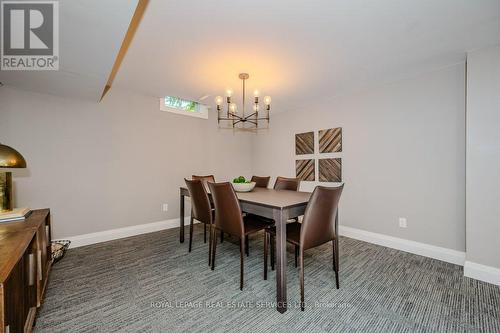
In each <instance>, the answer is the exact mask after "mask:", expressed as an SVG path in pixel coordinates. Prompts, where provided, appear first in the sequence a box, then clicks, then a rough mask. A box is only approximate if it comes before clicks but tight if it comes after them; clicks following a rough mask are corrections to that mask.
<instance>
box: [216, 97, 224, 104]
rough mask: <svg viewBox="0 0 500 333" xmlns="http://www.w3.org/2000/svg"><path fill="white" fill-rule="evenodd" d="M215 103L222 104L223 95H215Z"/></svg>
mask: <svg viewBox="0 0 500 333" xmlns="http://www.w3.org/2000/svg"><path fill="white" fill-rule="evenodd" d="M215 104H217V105H221V104H222V97H221V96H217V97H215Z"/></svg>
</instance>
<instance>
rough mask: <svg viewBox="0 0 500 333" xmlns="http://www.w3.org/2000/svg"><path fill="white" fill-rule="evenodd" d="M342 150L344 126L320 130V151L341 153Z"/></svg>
mask: <svg viewBox="0 0 500 333" xmlns="http://www.w3.org/2000/svg"><path fill="white" fill-rule="evenodd" d="M341 151H342V127H337V128H330V129H324V130H320V131H319V152H320V153H339V152H341Z"/></svg>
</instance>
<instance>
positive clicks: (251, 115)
mask: <svg viewBox="0 0 500 333" xmlns="http://www.w3.org/2000/svg"><path fill="white" fill-rule="evenodd" d="M256 114H257V112H254V113H252V114H249V115H248V116H246V117H245V119H249V118H252V117H253V116H255V115H256Z"/></svg>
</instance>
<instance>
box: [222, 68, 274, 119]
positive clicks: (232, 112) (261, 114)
mask: <svg viewBox="0 0 500 333" xmlns="http://www.w3.org/2000/svg"><path fill="white" fill-rule="evenodd" d="M238 77H239V78H240V80H241V81H242V105H241V113H240V112H239V111H238V107H237V106H236V103H234V102H233V100H232V95H233V92H232V91H231V90H228V91H227V92H226V103H225V104H226V111H225V112H224V110H223V106H222V102H223V98H222V97H221V96H217V97H216V98H215V104H217V123H218V124H219V127H220V126H221V122H224V123H225V124H227V125H229V126H230V127H232V128H242V129H257V128H259V124H261V123H262V121H265V122H267V125H268V126H269V111H270V110H271V97H270V96H266V97H264V106H265V108H264V110H263V111H261V110H260V105H259V91H258V90H255V92H254V98H253V105H252V112H251V113H249V114H247V113H245V102H246V101H245V98H246V91H245V81H246V80H248V78H249V77H250V75H248V74H247V73H240V75H239V76H238ZM247 123H248V124H250V126H247V125H246V124H247Z"/></svg>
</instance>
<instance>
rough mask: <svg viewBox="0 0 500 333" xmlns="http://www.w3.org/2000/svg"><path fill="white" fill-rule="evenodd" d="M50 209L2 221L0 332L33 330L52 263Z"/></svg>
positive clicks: (11, 332) (0, 234)
mask: <svg viewBox="0 0 500 333" xmlns="http://www.w3.org/2000/svg"><path fill="white" fill-rule="evenodd" d="M50 240H51V228H50V211H49V209H40V210H34V211H33V212H32V213H31V215H30V216H28V217H27V218H26V220H23V221H18V222H8V223H0V333H14V332H31V329H32V327H33V323H34V320H35V315H36V311H37V309H38V308H39V307H40V305H41V304H42V301H43V295H44V292H45V287H46V286H47V280H48V276H49V272H50V267H51V265H52V259H51V244H50Z"/></svg>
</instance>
